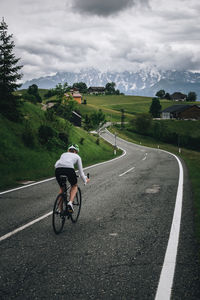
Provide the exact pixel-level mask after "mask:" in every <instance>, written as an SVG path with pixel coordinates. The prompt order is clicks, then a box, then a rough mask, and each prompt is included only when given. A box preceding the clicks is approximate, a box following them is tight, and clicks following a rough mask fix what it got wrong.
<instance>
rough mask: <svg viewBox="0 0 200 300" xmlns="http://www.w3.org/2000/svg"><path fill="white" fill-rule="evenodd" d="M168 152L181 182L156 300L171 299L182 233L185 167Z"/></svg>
mask: <svg viewBox="0 0 200 300" xmlns="http://www.w3.org/2000/svg"><path fill="white" fill-rule="evenodd" d="M163 151H164V150H163ZM164 152H167V151H164ZM167 153H168V154H171V155H173V156H174V157H175V158H176V159H177V161H178V165H179V182H178V189H177V194H176V204H175V209H174V216H173V220H172V225H171V231H170V236H169V240H168V245H167V250H166V253H165V259H164V263H163V267H162V271H161V274H160V280H159V284H158V288H157V293H156V297H155V300H170V298H171V292H172V286H173V279H174V272H175V267H176V257H177V251H178V241H179V234H180V224H181V212H182V202H183V167H182V164H181V162H180V160H179V158H178V157H177V156H176V155H174V154H172V153H170V152H167Z"/></svg>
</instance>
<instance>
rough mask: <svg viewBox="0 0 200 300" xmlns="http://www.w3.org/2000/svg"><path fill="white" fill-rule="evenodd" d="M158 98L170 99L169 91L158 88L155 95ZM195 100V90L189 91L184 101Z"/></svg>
mask: <svg viewBox="0 0 200 300" xmlns="http://www.w3.org/2000/svg"><path fill="white" fill-rule="evenodd" d="M155 96H157V97H158V98H160V99H167V100H172V96H171V95H170V94H169V93H166V92H165V90H159V91H158V92H157V93H156V95H155ZM196 100H197V94H196V93H195V92H189V93H188V95H187V97H186V101H191V102H193V101H196Z"/></svg>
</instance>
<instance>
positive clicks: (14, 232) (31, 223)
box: [0, 148, 126, 242]
mask: <svg viewBox="0 0 200 300" xmlns="http://www.w3.org/2000/svg"><path fill="white" fill-rule="evenodd" d="M121 150H122V151H123V154H122V155H120V156H118V157H116V158H113V159H111V160H108V161H104V162H101V163H97V164H95V165H92V166H88V167H86V168H84V170H87V169H91V168H94V167H97V166H100V165H103V164H106V163H109V162H113V161H115V160H117V159H120V158H122V157H123V156H124V155H126V150H124V149H122V148H121ZM53 179H55V177H52V178H49V179H45V180H42V181H38V182H35V183H31V184H27V185H26V186H22V187H18V188H15V189H12V190H8V191H4V192H1V193H0V195H2V194H6V193H9V192H13V191H16V190H19V189H23V188H27V187H30V186H33V185H36V184H40V183H44V182H47V181H51V180H53ZM51 214H52V211H50V212H48V213H46V214H45V215H43V216H41V217H39V218H37V219H35V220H33V221H31V222H29V223H27V224H25V225H23V226H21V227H18V228H16V229H14V230H13V231H10V232H8V233H7V234H5V235H3V236H1V237H0V242H1V241H3V240H5V239H7V238H9V237H11V236H12V235H14V234H16V233H18V232H20V231H22V230H24V229H26V228H27V227H29V226H31V225H33V224H35V223H37V222H39V221H41V220H43V219H45V218H47V217H48V216H50V215H51Z"/></svg>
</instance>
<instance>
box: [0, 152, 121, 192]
mask: <svg viewBox="0 0 200 300" xmlns="http://www.w3.org/2000/svg"><path fill="white" fill-rule="evenodd" d="M120 149H121V150H122V151H123V154H122V155H120V156H118V157H116V158H113V159H110V160H107V161H103V162H101V163H97V164H95V165H91V166H88V167H85V168H83V170H87V169H91V168H94V167H97V166H100V165H103V164H106V163H109V162H113V161H115V160H117V159H120V158H122V157H123V156H124V155H126V150H124V149H122V148H120ZM54 179H55V177H51V178H48V179H45V180H41V181H37V182H34V183H30V184H27V185H24V186H20V187H17V188H14V189H10V190H7V191H3V192H0V195H4V194H7V193H10V192H14V191H18V190H21V189H25V188H27V187H30V186H34V185H37V184H41V183H44V182H48V181H51V180H54Z"/></svg>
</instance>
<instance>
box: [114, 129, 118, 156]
mask: <svg viewBox="0 0 200 300" xmlns="http://www.w3.org/2000/svg"><path fill="white" fill-rule="evenodd" d="M116 154H117V135H116V132H115V146H114V155H116Z"/></svg>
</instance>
